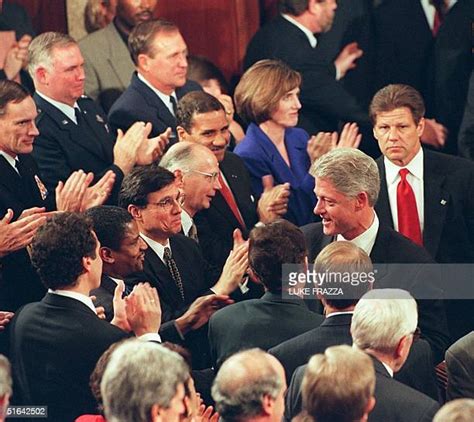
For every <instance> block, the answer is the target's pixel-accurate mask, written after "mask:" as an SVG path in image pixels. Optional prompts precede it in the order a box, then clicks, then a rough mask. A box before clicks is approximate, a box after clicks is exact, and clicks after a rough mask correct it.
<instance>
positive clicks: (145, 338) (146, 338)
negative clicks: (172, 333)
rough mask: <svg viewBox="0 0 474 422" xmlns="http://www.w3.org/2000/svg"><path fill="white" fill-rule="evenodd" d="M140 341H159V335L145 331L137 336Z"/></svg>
mask: <svg viewBox="0 0 474 422" xmlns="http://www.w3.org/2000/svg"><path fill="white" fill-rule="evenodd" d="M138 339H139V340H142V341H155V342H158V343H161V337H160V335H159V334H158V333H146V334H143V335H141V336H140V337H138Z"/></svg>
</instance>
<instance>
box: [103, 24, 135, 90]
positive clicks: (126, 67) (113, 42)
mask: <svg viewBox="0 0 474 422" xmlns="http://www.w3.org/2000/svg"><path fill="white" fill-rule="evenodd" d="M105 34H106V37H107V39H108V42H107V45H109V46H110V50H109V57H108V59H107V60H108V61H109V64H110V68H111V69H113V71H114V73H115V76H117V78H118V80H119V81H120V82H121V83H122V89H123V90H125V89H126V88H127V86H128V85H129V83H130V74H131V73H132V72H133V66H130V64H129V63H128V62H127V61H125V60H123V58H124V57H128V56H129V54H130V53H129V51H128V48H127V46H126V45H125V43H124V42H123V40H122V38H121V37H120V34H119V33H118V32H117V29H116V28H115V25H114V24H113V23H110V24H109V25H108V27H107V29H106V31H105Z"/></svg>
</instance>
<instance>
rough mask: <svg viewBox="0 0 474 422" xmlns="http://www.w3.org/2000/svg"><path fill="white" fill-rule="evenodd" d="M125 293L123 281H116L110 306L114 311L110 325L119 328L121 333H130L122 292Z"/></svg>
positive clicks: (130, 328)
mask: <svg viewBox="0 0 474 422" xmlns="http://www.w3.org/2000/svg"><path fill="white" fill-rule="evenodd" d="M124 291H125V283H124V282H123V280H118V281H117V287H115V290H114V297H113V299H112V306H113V309H114V317H113V318H112V321H111V322H110V323H111V324H113V325H115V326H117V327H119V328H121V329H122V330H123V331H126V332H127V333H130V332H131V331H132V327H131V326H130V323H129V322H128V317H127V309H126V307H127V305H126V300H125V298H124V297H123V292H124Z"/></svg>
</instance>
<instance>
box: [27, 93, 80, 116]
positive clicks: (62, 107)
mask: <svg viewBox="0 0 474 422" xmlns="http://www.w3.org/2000/svg"><path fill="white" fill-rule="evenodd" d="M36 93H37V94H38V95H39V96H40V97H41V98H43V100H45V101H47V102H48V103H50V104H51V105H53V106H54V107H56V108H57V109H59V111H61V112H62V113H64V114H65V115H66V116H67V117H68V119H69V120H72V121H73V122H74V123H76V124H77V120H76V113H75V111H74V108H79V106H78V105H77V102H76V103H74V107H71V106H70V105H68V104H64V103H61V102H59V101H56V100H53V99H52V98H50V97H48V96H47V95H45V94H43V93H41V92H39V91H36Z"/></svg>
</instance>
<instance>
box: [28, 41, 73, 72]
mask: <svg viewBox="0 0 474 422" xmlns="http://www.w3.org/2000/svg"><path fill="white" fill-rule="evenodd" d="M70 45H77V42H76V41H75V40H74V38H72V37H71V36H69V35H67V34H62V33H60V32H44V33H42V34H40V35H38V36H37V37H36V38H34V39H33V41H31V44H30V45H29V47H28V71H29V73H30V75H31V77H32V78H33V79H34V78H35V75H36V70H37V69H38V68H39V67H45V68H48V69H51V67H52V64H53V50H54V49H55V48H64V47H69V46H70Z"/></svg>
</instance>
